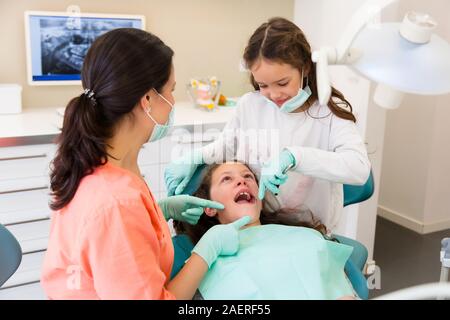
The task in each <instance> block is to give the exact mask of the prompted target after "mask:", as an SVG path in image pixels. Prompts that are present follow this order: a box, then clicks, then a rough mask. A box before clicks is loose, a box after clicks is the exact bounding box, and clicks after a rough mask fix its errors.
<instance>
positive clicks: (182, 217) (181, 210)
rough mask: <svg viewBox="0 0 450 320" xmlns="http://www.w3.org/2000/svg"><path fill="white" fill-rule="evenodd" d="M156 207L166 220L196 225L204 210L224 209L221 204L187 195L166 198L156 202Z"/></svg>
mask: <svg viewBox="0 0 450 320" xmlns="http://www.w3.org/2000/svg"><path fill="white" fill-rule="evenodd" d="M158 205H159V207H160V208H161V210H162V212H163V214H164V218H166V220H169V219H174V220H178V221H183V222H187V223H190V224H197V222H198V219H200V216H201V215H202V214H203V210H204V208H213V209H219V210H222V209H223V208H224V206H223V204H221V203H219V202H215V201H210V200H206V199H202V198H197V197H192V196H188V195H179V196H172V197H167V198H165V199H162V200H160V201H158Z"/></svg>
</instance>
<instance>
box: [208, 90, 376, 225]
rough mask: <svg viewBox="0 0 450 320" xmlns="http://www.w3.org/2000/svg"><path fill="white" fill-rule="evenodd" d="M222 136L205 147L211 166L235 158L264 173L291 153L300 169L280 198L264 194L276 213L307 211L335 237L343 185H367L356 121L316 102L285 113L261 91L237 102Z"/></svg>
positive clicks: (291, 175)
mask: <svg viewBox="0 0 450 320" xmlns="http://www.w3.org/2000/svg"><path fill="white" fill-rule="evenodd" d="M236 108H237V109H236V113H235V115H234V117H233V118H232V119H231V120H230V121H229V122H228V123H227V124H226V126H225V128H224V130H223V132H222V134H221V135H220V137H219V138H218V139H217V140H216V141H215V142H213V143H211V144H209V145H207V146H205V147H203V148H202V153H203V159H204V160H205V162H207V163H213V162H218V161H221V160H222V159H223V155H224V154H225V155H226V156H227V159H230V158H231V157H234V158H235V159H237V160H239V161H243V162H246V163H248V164H249V165H250V167H251V168H252V169H253V170H254V171H255V173H256V174H257V175H259V174H260V169H261V164H262V163H264V162H265V161H268V160H270V159H274V158H276V157H277V156H278V155H279V154H280V152H281V151H282V150H283V149H284V148H287V149H288V150H290V151H291V153H292V154H293V155H294V156H295V158H296V160H297V166H296V167H295V168H294V169H293V170H291V171H289V172H288V179H287V181H286V183H284V184H283V185H281V187H280V194H279V195H278V196H276V197H275V196H272V195H271V194H270V192H268V193H266V195H267V196H266V197H267V200H268V202H269V205H270V207H271V208H272V209H274V210H277V209H280V208H283V209H296V208H300V207H302V208H305V207H306V208H308V209H310V210H311V211H312V213H313V214H314V216H315V217H316V218H319V219H320V220H321V222H322V223H324V224H325V225H326V226H327V228H328V229H329V230H330V231H331V232H333V230H334V229H335V227H336V226H337V224H338V222H339V218H340V216H341V214H342V210H343V187H342V184H344V183H345V184H364V183H365V182H366V181H367V179H368V177H369V174H370V162H369V159H368V157H367V151H366V148H365V145H364V142H363V140H362V139H361V136H360V135H359V133H358V130H357V127H356V124H355V123H354V122H353V121H350V120H345V119H342V118H339V117H337V116H335V115H334V114H332V113H331V110H330V109H329V108H328V106H321V105H320V104H319V102H315V103H314V104H313V105H312V106H311V108H309V110H308V111H307V112H300V113H290V114H286V113H283V112H281V111H280V110H279V109H278V108H277V107H276V106H273V105H272V104H269V103H268V102H267V100H266V99H265V98H264V97H263V96H262V95H261V94H260V93H259V92H258V91H257V92H250V93H247V94H245V95H244V96H242V97H241V99H239V102H238V105H237V107H236Z"/></svg>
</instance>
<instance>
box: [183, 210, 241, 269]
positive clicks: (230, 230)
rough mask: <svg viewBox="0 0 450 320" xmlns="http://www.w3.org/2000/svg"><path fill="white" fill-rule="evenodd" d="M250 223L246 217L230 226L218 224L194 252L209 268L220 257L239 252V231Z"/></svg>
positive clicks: (204, 236)
mask: <svg viewBox="0 0 450 320" xmlns="http://www.w3.org/2000/svg"><path fill="white" fill-rule="evenodd" d="M249 222H250V217H249V216H245V217H242V218H240V219H239V220H236V221H235V222H232V223H229V224H218V225H215V226H214V227H212V228H211V229H209V230H208V231H207V232H206V233H205V234H204V235H203V237H202V238H201V239H200V241H199V242H198V243H197V245H196V246H195V247H194V249H193V250H192V252H195V253H196V254H198V255H199V256H200V257H202V258H203V260H205V262H206V263H207V264H208V267H211V265H212V264H213V263H214V262H215V261H216V259H217V257H218V256H221V255H223V256H229V255H233V254H235V253H236V252H237V251H238V250H239V233H238V231H239V229H240V228H242V227H243V226H245V225H246V224H248V223H249Z"/></svg>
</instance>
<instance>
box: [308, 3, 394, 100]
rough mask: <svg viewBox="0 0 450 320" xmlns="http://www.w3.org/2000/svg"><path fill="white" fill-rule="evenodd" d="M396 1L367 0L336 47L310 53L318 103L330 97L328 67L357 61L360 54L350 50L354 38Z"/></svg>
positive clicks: (353, 17) (355, 50) (323, 48)
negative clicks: (314, 64) (313, 67)
mask: <svg viewBox="0 0 450 320" xmlns="http://www.w3.org/2000/svg"><path fill="white" fill-rule="evenodd" d="M395 1H397V0H368V1H366V2H365V3H364V4H363V5H362V6H361V7H360V8H359V9H358V10H357V11H356V13H355V14H354V15H353V16H352V19H351V20H350V23H349V24H348V25H347V27H346V28H345V31H344V33H343V35H342V36H341V38H340V40H339V43H338V46H337V47H336V48H332V47H322V48H320V49H319V50H316V51H314V52H313V53H312V55H311V59H312V61H313V62H315V63H316V77H317V88H318V89H317V90H318V97H319V103H320V104H321V105H326V104H327V103H328V101H329V100H330V97H331V86H330V77H329V74H328V65H330V64H351V63H352V62H353V61H355V60H356V59H358V57H359V56H360V54H361V52H359V51H358V50H357V49H353V48H350V47H351V45H352V43H353V41H354V40H355V38H356V36H357V35H358V34H359V33H360V32H361V30H362V29H363V28H364V26H365V25H366V24H367V22H368V21H370V20H371V19H372V18H373V17H375V16H376V15H377V14H378V13H379V12H380V11H381V10H383V9H384V8H385V7H387V6H388V5H390V4H391V3H393V2H395Z"/></svg>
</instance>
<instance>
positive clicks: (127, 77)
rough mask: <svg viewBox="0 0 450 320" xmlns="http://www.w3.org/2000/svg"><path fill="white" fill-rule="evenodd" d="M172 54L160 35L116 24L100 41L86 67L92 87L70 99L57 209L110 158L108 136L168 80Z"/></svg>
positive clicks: (85, 78)
mask: <svg viewBox="0 0 450 320" xmlns="http://www.w3.org/2000/svg"><path fill="white" fill-rule="evenodd" d="M172 57H173V51H172V49H170V48H169V47H168V46H167V45H165V44H164V43H163V42H162V41H161V40H160V39H159V38H158V37H157V36H155V35H153V34H151V33H148V32H145V31H143V30H139V29H132V28H123V29H115V30H112V31H109V32H107V33H105V34H103V35H102V36H100V37H98V38H97V39H96V40H95V41H94V43H93V44H92V46H91V47H90V49H89V50H88V52H87V54H86V57H85V59H84V62H83V68H82V71H81V79H82V80H81V83H82V86H83V90H86V89H88V90H89V91H87V93H82V94H81V95H80V96H78V97H75V98H73V99H72V100H70V102H69V103H68V105H67V107H66V110H65V113H64V121H63V127H62V129H61V134H60V135H59V137H58V139H57V143H58V150H57V153H56V157H55V159H54V160H53V162H52V168H51V174H50V183H51V191H52V193H51V195H52V198H53V199H52V202H51V203H50V207H51V209H53V210H59V209H61V208H63V207H64V206H66V205H67V204H68V203H69V202H70V201H71V200H72V198H73V197H74V195H75V193H76V190H77V188H78V185H79V184H80V181H81V179H82V178H83V177H84V176H86V175H89V174H91V173H92V172H93V170H94V169H95V168H96V167H98V166H100V165H103V164H105V163H106V162H107V140H108V139H110V138H112V136H113V134H114V130H115V128H116V127H117V125H118V124H119V123H120V122H121V121H122V120H123V119H124V117H126V116H131V115H132V113H131V111H132V110H133V109H134V107H135V106H136V105H137V104H138V102H139V100H140V99H141V98H142V97H143V96H144V95H145V93H146V92H148V91H149V90H150V89H152V88H154V89H156V90H157V91H160V90H161V89H162V87H163V86H164V85H165V84H166V83H167V81H168V80H169V77H170V73H171V69H172ZM92 92H93V95H92V96H90V95H91V94H92Z"/></svg>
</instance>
